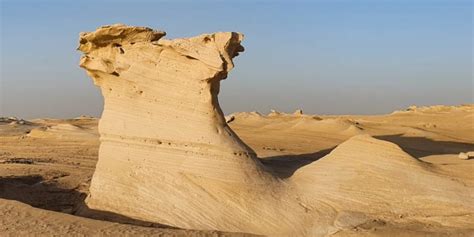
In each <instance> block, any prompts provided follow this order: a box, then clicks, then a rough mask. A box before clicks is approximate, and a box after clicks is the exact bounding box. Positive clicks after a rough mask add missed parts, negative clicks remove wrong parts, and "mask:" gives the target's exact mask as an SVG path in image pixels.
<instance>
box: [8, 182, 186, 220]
mask: <svg viewBox="0 0 474 237" xmlns="http://www.w3.org/2000/svg"><path fill="white" fill-rule="evenodd" d="M86 196H87V195H86V194H85V193H82V192H79V191H77V190H76V189H66V188H62V187H60V186H59V184H58V183H57V182H55V181H54V180H45V179H44V177H43V176H41V175H26V176H6V177H0V198H2V199H9V200H15V201H19V202H22V203H25V204H28V205H30V206H32V207H36V208H41V209H44V210H49V211H55V212H62V213H66V214H71V215H76V216H81V217H85V218H90V219H96V220H103V221H104V220H105V221H110V222H115V223H120V224H131V225H138V226H144V227H159V228H173V229H178V228H176V227H172V226H167V225H163V224H159V223H153V222H148V221H142V220H137V219H133V218H130V217H127V216H124V215H120V214H117V213H113V212H107V211H101V210H93V209H90V208H88V207H87V205H85V199H86Z"/></svg>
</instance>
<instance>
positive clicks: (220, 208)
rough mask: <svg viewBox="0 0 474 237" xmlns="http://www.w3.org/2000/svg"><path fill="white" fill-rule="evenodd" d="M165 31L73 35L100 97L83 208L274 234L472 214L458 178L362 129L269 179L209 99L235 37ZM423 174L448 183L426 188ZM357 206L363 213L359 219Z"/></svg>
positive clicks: (236, 44) (121, 29) (237, 48)
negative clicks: (95, 150)
mask: <svg viewBox="0 0 474 237" xmlns="http://www.w3.org/2000/svg"><path fill="white" fill-rule="evenodd" d="M164 35H165V33H164V32H161V31H154V30H152V29H150V28H145V27H129V26H125V25H112V26H104V27H101V28H98V29H97V30H96V31H95V32H90V33H82V34H81V36H80V45H79V50H81V51H82V52H83V53H84V56H83V57H82V58H81V62H80V66H81V67H83V68H84V69H86V71H87V73H88V75H89V76H90V77H92V78H93V80H94V82H95V84H96V85H97V86H99V87H100V89H101V91H102V94H103V97H104V103H105V105H104V111H103V114H102V118H101V120H100V122H99V133H100V137H101V138H100V139H101V145H100V152H99V160H98V163H97V166H96V171H95V173H94V176H93V179H92V182H91V186H90V195H89V196H88V198H87V200H86V203H87V205H88V206H89V207H90V208H92V209H98V210H103V211H108V212H115V213H119V214H121V215H125V216H128V217H132V218H135V219H139V220H145V221H151V222H158V223H161V224H166V225H171V226H176V227H180V228H192V229H213V230H223V231H236V232H237V231H239V232H250V233H255V234H266V235H272V236H275V235H282V236H305V235H306V236H320V235H327V234H331V233H335V232H337V231H339V230H340V229H344V228H350V227H353V226H356V225H359V224H362V223H364V222H366V221H370V220H372V219H371V218H375V217H380V216H381V215H382V216H383V217H384V218H392V216H391V215H395V214H396V215H397V216H398V214H400V213H401V214H404V213H406V212H408V211H409V210H411V209H412V208H413V207H417V209H416V210H417V213H423V212H426V213H429V214H430V215H451V214H453V215H454V214H459V213H461V212H463V211H466V210H467V211H469V212H472V206H474V205H472V204H473V202H472V198H471V199H470V197H472V192H466V191H464V193H463V191H462V188H463V186H462V184H460V183H457V182H455V181H451V180H449V179H447V178H444V177H443V176H442V175H438V174H436V173H434V172H432V171H431V170H430V167H427V165H425V164H423V163H422V162H420V161H418V160H416V159H414V158H412V157H410V156H409V155H408V154H406V153H404V152H403V151H402V150H401V149H400V148H398V147H397V146H396V145H394V144H391V143H389V142H381V141H379V140H377V139H374V138H372V137H370V136H367V135H360V136H356V137H354V138H351V139H350V140H349V141H347V142H346V143H344V144H342V145H340V147H338V148H337V149H336V150H334V151H333V152H331V154H329V155H328V156H327V157H324V158H323V159H322V160H321V161H318V162H314V163H311V164H310V165H307V166H306V167H303V168H301V169H299V170H298V171H297V172H296V173H295V175H294V177H290V178H287V179H280V178H278V177H277V176H276V175H274V174H273V171H272V170H270V169H267V168H266V167H265V166H263V165H262V163H261V162H260V160H259V159H258V158H257V157H256V155H255V152H254V151H252V149H251V148H249V147H248V146H247V145H245V144H244V143H243V142H242V141H241V140H240V139H239V138H238V137H237V135H236V134H235V133H234V132H233V131H232V130H231V129H230V128H229V127H228V125H227V123H226V120H225V118H224V116H223V113H222V111H221V109H220V107H219V103H218V98H217V95H218V93H219V86H220V81H221V80H223V79H225V78H226V77H227V74H228V73H229V71H230V70H231V69H232V68H233V66H234V65H233V61H232V59H233V58H234V57H235V56H237V55H238V53H239V52H242V51H243V47H242V46H241V45H240V42H241V41H242V39H243V35H242V34H240V33H234V32H220V33H215V34H204V35H200V36H196V37H192V38H187V39H175V40H168V39H164V38H163V36H164ZM298 114H300V113H298ZM271 115H272V116H279V113H277V112H276V111H274V112H272V114H271ZM299 117H300V116H298V119H300V120H301V119H303V118H304V116H303V115H301V118H299ZM309 119H311V121H313V120H314V121H313V123H316V122H318V121H317V120H315V119H313V118H309ZM338 124H339V123H338ZM296 125H297V124H296ZM386 150H388V153H385V151H386ZM399 170H405V171H404V172H402V173H398V171H399ZM409 171H412V172H411V173H410V172H409ZM328 172H329V173H331V172H332V174H328ZM338 172H341V175H337V174H336V173H338ZM387 176H388V177H387ZM399 176H401V178H402V181H400V182H399V181H397V177H399ZM408 179H411V180H417V182H416V183H410V181H411V180H408ZM432 180H436V183H437V184H446V187H449V190H443V189H438V188H437V187H430V184H432V182H433V181H432ZM388 181H390V182H388ZM407 183H408V184H409V185H406V184H407ZM367 184H368V185H367ZM385 185H389V186H388V187H390V188H385ZM399 187H404V192H402V193H399V192H398V190H397V188H399ZM418 189H419V190H418ZM394 193H398V194H397V195H395V194H394ZM459 193H462V194H463V195H459ZM405 197H407V198H408V199H404V198H405ZM410 197H412V199H410ZM357 200H362V201H361V202H364V203H363V204H364V205H360V203H358V202H359V201H357ZM374 203H375V204H376V205H372V204H374ZM440 205H443V207H446V208H445V209H439V208H438V207H439V206H440ZM469 206H470V207H471V208H469ZM362 208H364V209H365V211H366V213H369V214H368V215H372V216H367V214H365V215H363V216H362V217H361V214H360V212H361V210H362ZM387 210H392V212H389V213H387ZM440 210H445V212H444V213H441V211H440ZM446 210H449V211H446ZM393 213H395V214H393ZM397 218H398V217H397ZM466 223H467V222H466Z"/></svg>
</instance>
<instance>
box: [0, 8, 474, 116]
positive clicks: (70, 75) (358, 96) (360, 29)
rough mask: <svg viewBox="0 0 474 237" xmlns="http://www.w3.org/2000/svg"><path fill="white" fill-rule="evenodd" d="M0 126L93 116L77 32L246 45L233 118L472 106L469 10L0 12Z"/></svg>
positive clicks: (227, 84) (238, 65) (228, 89)
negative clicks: (221, 38) (112, 30)
mask: <svg viewBox="0 0 474 237" xmlns="http://www.w3.org/2000/svg"><path fill="white" fill-rule="evenodd" d="M0 4H1V39H0V40H1V49H0V52H1V80H0V94H1V95H0V116H17V117H21V118H26V119H30V118H40V117H51V118H71V117H77V116H80V115H92V116H100V113H101V111H102V105H103V101H102V96H101V95H100V91H99V89H98V88H96V87H95V86H94V85H93V83H92V79H90V78H89V77H88V76H87V75H86V73H85V71H84V70H83V69H81V68H80V67H79V66H78V64H79V58H80V53H79V52H78V51H76V48H77V45H78V36H79V32H81V31H93V30H95V29H96V28H97V27H99V26H101V25H108V24H114V23H124V24H127V25H135V26H148V27H151V28H154V29H160V30H163V31H166V32H167V36H166V38H181V37H190V36H194V35H199V34H202V33H212V32H216V31H238V32H242V33H243V34H244V35H245V39H244V41H243V43H242V44H243V45H244V47H245V49H246V50H245V52H243V53H241V54H240V55H239V56H238V57H237V58H235V59H234V63H235V68H234V69H233V70H232V71H231V72H230V74H229V77H228V78H227V79H226V80H224V81H222V82H221V92H220V95H219V101H220V104H221V107H222V109H223V110H224V112H225V113H226V114H228V113H232V112H239V111H259V112H262V113H266V112H268V111H269V110H270V109H276V110H279V111H284V112H293V111H294V110H296V109H298V108H301V109H303V111H304V112H305V113H310V114H382V113H390V112H391V111H393V110H398V109H403V108H406V107H408V106H410V105H418V106H422V105H437V104H445V105H458V104H467V103H473V91H474V85H473V78H472V69H473V61H472V55H473V45H472V26H473V22H472V3H471V1H421V0H419V1H369V0H365V1H315V2H305V1H292V2H290V1H271V2H270V1H257V2H250V1H242V2H238V3H227V2H225V1H206V2H203V3H196V2H191V1H176V2H171V1H162V2H159V3H157V2H152V1H105V0H104V1H81V2H75V1H54V0H49V1H47V0H45V1H21V0H20V1H9V0H4V1H0Z"/></svg>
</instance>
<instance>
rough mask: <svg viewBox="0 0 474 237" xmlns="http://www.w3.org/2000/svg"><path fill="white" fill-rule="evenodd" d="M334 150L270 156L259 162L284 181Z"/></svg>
mask: <svg viewBox="0 0 474 237" xmlns="http://www.w3.org/2000/svg"><path fill="white" fill-rule="evenodd" d="M334 148H336V147H332V148H329V149H324V150H320V151H316V152H313V153H306V154H298V155H281V156H271V157H266V158H261V159H260V161H261V162H262V164H264V165H265V167H268V168H270V169H271V170H272V171H274V174H275V175H276V176H278V177H279V178H282V179H286V178H289V177H291V176H292V175H293V174H294V173H295V172H296V170H298V169H299V168H301V167H304V166H306V165H309V164H311V163H313V162H315V161H317V160H319V159H321V158H323V157H324V156H325V155H327V154H329V153H330V152H331V151H332V150H333V149H334Z"/></svg>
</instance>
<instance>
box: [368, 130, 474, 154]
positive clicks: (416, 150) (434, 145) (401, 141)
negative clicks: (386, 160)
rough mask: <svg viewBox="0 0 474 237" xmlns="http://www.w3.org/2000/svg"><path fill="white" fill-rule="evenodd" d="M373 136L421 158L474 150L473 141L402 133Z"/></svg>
mask: <svg viewBox="0 0 474 237" xmlns="http://www.w3.org/2000/svg"><path fill="white" fill-rule="evenodd" d="M374 137H375V138H377V139H381V140H385V141H389V142H392V143H395V144H397V145H398V146H400V147H401V148H402V149H403V150H404V151H405V152H406V153H408V154H410V155H411V156H413V157H415V158H421V157H425V156H430V155H444V154H456V155H457V154H459V153H460V152H466V151H474V144H473V143H464V142H452V141H435V140H432V139H429V138H426V137H406V136H403V134H395V135H386V136H374Z"/></svg>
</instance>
